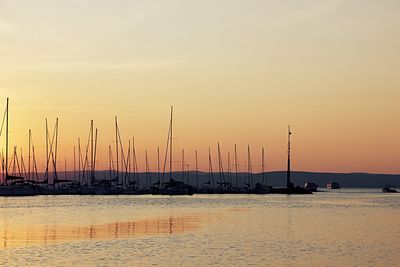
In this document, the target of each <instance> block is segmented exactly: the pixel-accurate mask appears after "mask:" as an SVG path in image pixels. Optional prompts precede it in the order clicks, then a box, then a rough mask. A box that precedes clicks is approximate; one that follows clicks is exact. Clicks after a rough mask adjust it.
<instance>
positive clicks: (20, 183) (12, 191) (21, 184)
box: [0, 98, 41, 196]
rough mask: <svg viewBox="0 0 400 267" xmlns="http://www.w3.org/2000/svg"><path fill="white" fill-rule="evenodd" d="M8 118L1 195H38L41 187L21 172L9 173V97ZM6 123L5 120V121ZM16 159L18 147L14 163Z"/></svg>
mask: <svg viewBox="0 0 400 267" xmlns="http://www.w3.org/2000/svg"><path fill="white" fill-rule="evenodd" d="M4 119H5V120H6V121H5V123H6V155H5V163H4V169H5V174H4V183H5V184H3V185H0V196H33V195H37V194H39V193H40V192H41V190H40V188H39V187H38V186H36V185H34V184H31V183H29V182H26V181H25V179H24V177H22V175H21V174H19V175H16V174H12V175H10V173H9V164H8V145H9V144H8V143H9V142H8V138H9V136H8V134H9V133H8V124H9V121H8V120H9V99H8V98H7V106H6V111H5V117H4ZM3 123H4V121H3ZM1 130H2V129H1ZM15 160H16V149H14V163H15Z"/></svg>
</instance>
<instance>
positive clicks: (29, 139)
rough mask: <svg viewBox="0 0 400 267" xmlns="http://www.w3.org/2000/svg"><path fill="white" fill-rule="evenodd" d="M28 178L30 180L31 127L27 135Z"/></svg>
mask: <svg viewBox="0 0 400 267" xmlns="http://www.w3.org/2000/svg"><path fill="white" fill-rule="evenodd" d="M28 180H31V129H29V137H28Z"/></svg>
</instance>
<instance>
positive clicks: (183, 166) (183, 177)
mask: <svg viewBox="0 0 400 267" xmlns="http://www.w3.org/2000/svg"><path fill="white" fill-rule="evenodd" d="M184 181H185V150H184V149H182V182H184Z"/></svg>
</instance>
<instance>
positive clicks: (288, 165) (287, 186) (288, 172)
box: [286, 125, 292, 188]
mask: <svg viewBox="0 0 400 267" xmlns="http://www.w3.org/2000/svg"><path fill="white" fill-rule="evenodd" d="M291 135H292V132H291V131H290V125H289V126H288V151H287V153H288V162H287V180H286V188H291V187H292V184H291V182H290V174H291V173H290V136H291Z"/></svg>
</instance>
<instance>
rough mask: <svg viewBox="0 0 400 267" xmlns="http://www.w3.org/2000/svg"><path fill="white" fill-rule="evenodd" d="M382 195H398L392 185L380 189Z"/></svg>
mask: <svg viewBox="0 0 400 267" xmlns="http://www.w3.org/2000/svg"><path fill="white" fill-rule="evenodd" d="M382 192H383V193H398V191H397V190H396V188H395V187H394V186H392V185H386V186H385V187H384V188H382Z"/></svg>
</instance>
